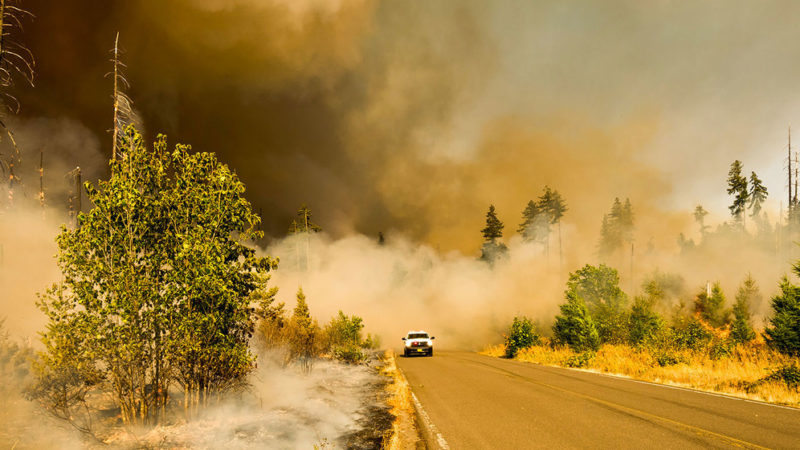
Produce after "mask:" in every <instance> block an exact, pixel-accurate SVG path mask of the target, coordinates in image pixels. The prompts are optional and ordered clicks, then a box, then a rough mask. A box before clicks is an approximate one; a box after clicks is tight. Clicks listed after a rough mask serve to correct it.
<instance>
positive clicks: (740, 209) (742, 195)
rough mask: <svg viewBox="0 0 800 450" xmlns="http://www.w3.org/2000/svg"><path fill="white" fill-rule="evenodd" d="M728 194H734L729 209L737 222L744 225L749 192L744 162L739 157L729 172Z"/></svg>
mask: <svg viewBox="0 0 800 450" xmlns="http://www.w3.org/2000/svg"><path fill="white" fill-rule="evenodd" d="M728 195H733V203H732V204H731V206H729V207H728V209H729V210H730V211H731V216H733V218H734V220H735V221H736V222H737V223H741V224H742V226H744V213H745V209H746V208H747V201H748V199H749V192H748V190H747V177H745V176H743V175H742V162H741V161H739V160H738V159H737V160H735V161H734V162H733V163H732V164H731V169H730V171H729V172H728Z"/></svg>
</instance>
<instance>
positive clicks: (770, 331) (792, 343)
mask: <svg viewBox="0 0 800 450" xmlns="http://www.w3.org/2000/svg"><path fill="white" fill-rule="evenodd" d="M794 272H795V273H796V274H798V275H800V265H795V266H794ZM780 288H781V292H780V294H779V295H776V296H775V297H773V298H772V318H770V321H769V322H770V326H768V327H767V328H766V329H765V330H764V334H765V338H766V341H767V343H768V344H769V345H770V346H771V347H772V348H774V349H776V350H778V351H780V352H781V353H784V354H787V355H790V356H800V287H797V286H795V285H793V284H792V283H791V282H790V281H789V278H787V277H783V279H782V280H781V284H780Z"/></svg>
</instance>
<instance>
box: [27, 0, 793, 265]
mask: <svg viewBox="0 0 800 450" xmlns="http://www.w3.org/2000/svg"><path fill="white" fill-rule="evenodd" d="M27 5H28V8H29V9H31V10H32V11H33V12H34V13H35V14H36V15H37V19H36V20H35V21H33V22H32V23H30V24H26V30H25V38H26V40H27V41H28V42H29V44H30V47H31V49H32V51H33V53H34V54H35V55H36V56H37V60H38V66H37V67H38V74H39V76H38V79H37V87H36V88H33V89H31V88H24V89H23V88H20V89H18V92H17V97H19V99H20V102H21V104H22V105H23V114H24V115H25V116H26V117H41V116H44V117H70V118H72V120H75V121H76V122H78V123H80V124H82V126H85V127H87V128H88V129H89V130H91V131H92V133H93V134H94V135H95V136H96V137H97V139H98V140H99V142H101V143H103V144H102V146H101V149H102V151H103V153H104V154H106V155H108V154H109V153H110V139H109V137H110V136H109V134H108V132H107V130H108V129H109V128H110V124H111V101H110V97H109V96H110V90H111V80H110V79H109V78H103V75H104V74H106V73H107V72H108V71H109V70H110V64H109V63H108V61H107V57H108V55H109V54H108V49H109V48H111V46H112V45H113V38H114V36H115V34H116V32H117V31H120V36H121V42H122V47H123V49H124V50H125V52H124V53H123V59H124V61H125V62H126V63H127V65H128V68H127V77H128V79H129V80H130V82H131V89H130V92H129V93H130V95H131V97H132V98H133V100H134V103H135V105H136V107H137V110H138V111H140V112H141V115H142V118H143V122H144V124H145V125H146V127H147V130H148V131H150V132H151V134H154V133H157V132H164V133H167V134H168V135H169V137H170V139H171V140H172V141H173V142H174V141H181V142H188V143H192V144H193V145H195V147H196V148H198V149H201V150H211V151H216V152H218V153H219V155H220V158H221V159H222V160H224V161H226V162H228V163H229V164H231V166H232V167H233V168H235V169H236V170H237V171H238V172H239V174H240V175H241V177H242V178H243V179H244V181H245V182H246V183H247V185H248V188H249V189H250V192H249V195H250V197H251V199H252V200H253V202H254V203H255V205H256V206H257V207H259V208H262V209H263V211H264V216H265V230H266V231H267V232H268V234H269V235H271V236H273V237H280V236H282V235H283V234H284V232H285V230H286V224H287V223H288V222H289V221H290V218H291V215H292V213H293V211H294V210H296V208H297V207H298V206H299V205H300V204H301V203H308V204H309V205H311V206H312V208H313V209H314V210H315V211H316V213H317V217H318V219H319V220H320V222H322V223H324V224H325V225H326V230H327V231H328V232H330V233H331V234H332V235H333V236H336V237H341V236H345V235H347V234H349V233H350V232H352V231H356V232H360V233H363V234H367V235H373V234H377V232H378V231H384V232H388V231H390V230H396V231H398V232H401V233H403V234H406V235H408V236H410V237H411V238H413V239H418V240H423V241H425V242H427V243H428V244H430V245H432V246H434V247H438V248H441V249H446V250H447V249H459V250H462V251H465V252H472V251H475V249H477V248H478V244H477V243H476V242H475V241H474V240H469V239H467V236H470V233H472V232H473V230H474V229H475V227H479V226H480V222H481V220H482V214H483V211H484V210H485V208H486V207H487V206H488V204H489V203H490V202H491V203H496V204H497V205H498V207H499V210H500V211H501V213H503V214H505V215H506V220H507V221H508V222H512V221H516V220H517V216H518V214H519V212H520V211H521V209H522V208H523V207H524V205H525V203H526V202H527V200H529V199H530V197H532V196H534V195H536V193H537V192H538V191H539V190H540V189H541V187H542V186H543V185H545V184H549V185H551V186H554V187H556V188H558V189H560V190H561V191H562V192H563V193H564V194H566V197H567V199H568V200H569V202H570V205H571V214H572V215H573V221H574V222H576V223H579V224H581V225H583V224H586V225H587V228H585V229H581V231H582V232H584V233H586V232H595V230H596V229H597V227H598V224H599V218H598V217H599V213H600V212H601V211H604V210H605V208H606V207H607V205H608V204H610V202H611V200H612V199H613V198H614V197H616V196H621V197H626V196H630V197H631V198H632V200H633V202H634V205H636V206H637V207H638V208H639V210H640V211H642V212H643V211H645V210H647V211H654V212H660V213H664V214H668V215H669V214H671V211H675V210H683V211H688V210H691V208H693V207H694V205H695V204H696V203H697V202H704V203H708V204H707V205H706V206H707V209H710V210H712V212H716V213H717V214H718V215H719V216H722V215H723V214H724V213H725V209H724V203H725V202H726V201H727V200H726V197H725V193H724V188H723V186H724V180H725V174H726V168H727V165H728V164H730V162H731V161H732V160H733V159H736V158H738V159H742V160H744V162H745V165H746V168H747V169H749V170H756V171H757V172H758V173H759V174H760V175H761V177H762V179H765V180H766V182H767V185H768V187H769V189H770V192H771V194H772V196H771V199H772V200H771V201H770V204H769V207H770V209H771V211H772V216H773V218H775V217H777V211H778V206H779V205H778V202H777V200H775V199H779V198H781V196H782V192H783V184H784V183H783V178H782V176H781V175H780V170H781V166H782V158H783V157H784V152H783V151H782V148H783V145H784V142H783V139H784V135H785V127H786V125H787V124H789V123H791V118H792V117H793V115H792V114H793V113H796V112H798V111H797V108H796V107H793V106H791V105H789V104H787V102H786V100H785V99H786V98H788V97H787V95H786V92H791V91H792V90H793V89H794V88H795V87H794V85H793V84H794V83H796V82H795V81H794V80H795V77H794V76H793V74H794V73H796V70H795V67H794V64H796V63H795V62H793V61H796V58H794V57H793V56H792V55H793V52H794V51H795V49H794V46H795V45H796V44H795V43H796V42H800V40H797V39H783V38H782V37H781V36H785V35H787V34H790V33H792V32H793V31H792V30H794V27H793V24H791V22H787V21H786V17H790V16H791V14H790V13H789V11H790V10H792V9H793V8H796V7H797V6H796V5H793V4H782V3H781V2H776V3H769V4H768V5H763V6H762V5H759V6H757V7H756V6H754V5H751V4H748V3H736V4H735V7H734V6H731V7H726V8H724V11H720V10H718V9H717V8H716V7H715V6H714V5H713V4H708V5H672V4H669V3H663V4H659V5H658V6H657V7H645V6H643V5H640V4H638V3H636V2H627V1H619V2H614V3H613V4H612V5H604V6H602V7H600V6H597V5H594V6H593V5H584V4H580V3H572V2H566V3H565V2H553V3H550V4H548V3H546V2H536V3H535V4H528V5H516V4H515V5H511V4H503V3H492V4H491V5H490V4H487V3H486V2H481V1H468V2H444V3H439V2H437V3H436V4H429V3H425V4H422V3H420V4H407V3H396V2H386V1H378V0H372V1H370V0H340V1H335V2H327V1H314V0H307V1H300V2H297V1H286V0H269V1H255V0H239V1H233V2H222V1H216V0H206V1H202V2H196V1H188V0H179V1H172V2H166V3H165V2H156V1H141V2H133V3H131V2H122V1H110V2H106V3H105V4H104V7H103V8H97V7H96V5H95V3H93V2H90V1H88V0H78V1H73V2H69V3H64V2H61V3H58V4H53V3H52V2H44V1H41V0H31V1H28V2H27ZM611 10H614V11H616V13H615V14H609V12H608V11H611ZM743 16H746V17H748V23H750V24H751V26H749V27H747V29H742V27H741V26H740V25H741V21H740V20H739V17H743ZM665 17H668V18H669V19H668V20H665V19H664V18H665ZM710 20H713V21H714V23H715V24H717V25H716V26H715V27H708V26H707V22H708V21H710ZM675 24H679V25H680V26H676V25H675ZM764 27H768V28H769V29H770V30H771V32H770V33H761V32H759V31H758V30H759V29H760V28H764ZM675 30H680V35H675ZM54 33H56V34H58V36H59V39H57V40H56V39H52V36H53V35H54ZM745 36H746V38H745ZM776 39H777V40H779V41H780V45H770V44H771V43H773V41H774V40H776ZM689 43H691V44H689ZM764 49H769V51H763V50H764ZM767 68H770V69H767ZM759 77H760V78H759ZM761 78H763V80H764V81H763V82H757V80H758V79H761ZM753 86H762V88H759V89H758V95H757V96H756V95H754V94H753V93H754V92H755V91H754V90H753V89H752V87H753ZM770 105H771V106H770ZM753 111H759V113H758V114H755V113H753V114H752V115H750V114H749V112H753ZM795 115H796V114H795ZM151 137H152V136H151ZM764 155H769V156H768V157H764ZM578 215H582V216H585V217H581V218H578V217H577V216H578ZM640 217H644V215H642V216H640ZM655 220H656V221H657V222H659V223H662V222H663V220H662V219H660V218H659V219H655ZM667 222H669V223H674V220H673V219H671V218H668V219H667ZM589 225H591V226H589ZM653 234H654V235H656V234H657V233H655V232H654V233H653ZM670 239H671V238H670ZM658 240H659V238H658V237H656V241H658ZM670 245H671V242H670Z"/></svg>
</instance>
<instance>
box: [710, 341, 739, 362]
mask: <svg viewBox="0 0 800 450" xmlns="http://www.w3.org/2000/svg"><path fill="white" fill-rule="evenodd" d="M735 345H736V344H735V343H734V342H732V341H729V340H723V339H713V340H712V341H711V345H710V346H709V347H708V356H709V358H711V359H713V360H717V359H723V358H730V356H731V355H732V354H733V347H734V346H735Z"/></svg>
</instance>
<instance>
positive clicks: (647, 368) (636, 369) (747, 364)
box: [481, 341, 800, 407]
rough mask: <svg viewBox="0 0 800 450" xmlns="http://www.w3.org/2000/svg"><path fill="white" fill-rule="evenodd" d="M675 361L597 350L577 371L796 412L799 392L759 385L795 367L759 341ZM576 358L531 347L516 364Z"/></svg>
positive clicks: (497, 350)
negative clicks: (726, 353) (727, 351)
mask: <svg viewBox="0 0 800 450" xmlns="http://www.w3.org/2000/svg"><path fill="white" fill-rule="evenodd" d="M481 353H482V354H484V355H488V356H494V357H502V356H503V355H505V347H504V346H503V345H495V346H492V347H488V348H487V349H485V350H484V351H482V352H481ZM671 354H672V355H673V356H674V357H676V358H677V359H678V360H679V361H680V362H679V363H677V364H674V365H667V366H663V367H662V366H661V365H659V364H658V360H657V354H656V353H655V352H654V351H652V350H649V349H646V348H634V347H630V346H627V345H610V344H606V345H603V346H602V347H601V348H600V350H598V351H597V353H596V354H595V355H594V356H593V357H592V358H591V359H590V360H589V361H588V364H587V365H586V366H584V367H583V368H582V369H583V370H587V371H592V372H601V373H606V374H611V375H618V376H623V377H629V378H633V379H637V380H644V381H651V382H655V383H662V384H668V385H673V386H682V387H688V388H693V389H699V390H703V391H709V392H717V393H723V394H729V395H733V396H736V397H742V398H748V399H752V400H760V401H765V402H769V403H776V404H782V405H788V406H794V407H800V392H798V390H797V389H794V388H791V387H789V386H787V385H786V384H785V383H782V382H776V381H760V380H762V379H763V378H764V377H766V376H768V375H769V374H770V373H772V372H773V371H774V370H776V369H778V368H779V367H781V366H783V365H789V364H797V363H798V361H797V359H796V358H790V357H787V356H784V355H781V354H780V353H778V352H776V351H774V350H772V349H770V348H769V347H767V346H766V345H765V344H764V343H763V341H756V342H753V343H750V344H744V345H737V346H736V347H735V348H733V351H732V352H731V355H730V356H729V357H724V358H719V359H712V358H711V357H710V356H709V355H708V353H707V352H705V351H690V350H683V351H675V352H671ZM577 355H578V354H577V353H575V352H573V351H572V350H570V349H569V348H567V347H551V346H550V345H541V346H535V347H531V348H528V349H523V350H520V351H519V352H518V353H517V356H516V358H514V359H516V360H518V361H526V362H532V363H536V364H543V365H547V366H558V367H568V366H569V363H568V362H569V359H570V358H574V357H576V356H577Z"/></svg>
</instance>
